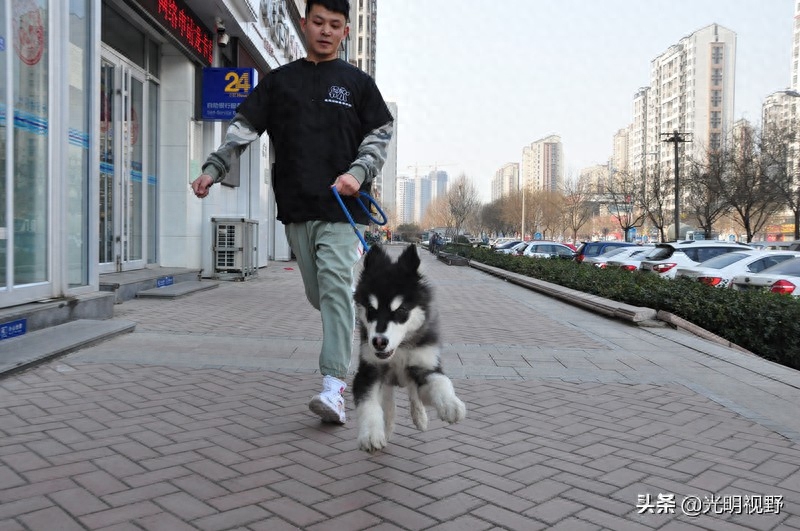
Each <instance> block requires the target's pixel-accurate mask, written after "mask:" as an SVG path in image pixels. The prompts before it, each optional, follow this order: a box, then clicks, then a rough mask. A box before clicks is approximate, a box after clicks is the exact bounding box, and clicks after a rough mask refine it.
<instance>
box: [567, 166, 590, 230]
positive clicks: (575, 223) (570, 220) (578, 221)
mask: <svg viewBox="0 0 800 531" xmlns="http://www.w3.org/2000/svg"><path fill="white" fill-rule="evenodd" d="M563 191H564V206H563V208H564V217H565V223H566V227H567V228H568V229H569V230H570V231H571V232H572V241H573V242H576V241H578V232H579V231H580V230H581V229H582V228H583V227H584V225H586V224H587V223H588V222H589V220H590V219H592V215H593V214H594V207H593V205H592V202H591V200H592V195H593V194H592V193H591V189H590V183H589V179H588V177H586V176H584V177H583V178H580V179H577V180H572V179H571V180H568V181H566V182H565V183H564V186H563Z"/></svg>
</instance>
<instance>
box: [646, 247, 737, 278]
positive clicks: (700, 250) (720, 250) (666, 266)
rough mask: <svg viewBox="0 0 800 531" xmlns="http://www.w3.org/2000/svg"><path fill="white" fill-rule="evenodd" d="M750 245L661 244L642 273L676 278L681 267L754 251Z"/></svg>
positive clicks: (649, 254) (648, 259)
mask: <svg viewBox="0 0 800 531" xmlns="http://www.w3.org/2000/svg"><path fill="white" fill-rule="evenodd" d="M752 249H753V248H752V247H750V246H749V245H745V244H743V243H736V242H723V241H715V240H682V241H677V242H669V243H659V244H657V245H656V247H655V249H653V251H651V252H650V253H648V254H647V256H646V257H645V259H644V260H642V262H641V265H640V266H639V270H640V271H641V272H642V273H655V274H657V275H661V277H662V278H675V273H676V272H677V270H678V268H679V267H688V266H695V265H697V264H699V263H701V262H705V261H706V260H709V259H711V258H714V257H715V256H719V255H721V254H725V253H732V252H734V251H742V250H752Z"/></svg>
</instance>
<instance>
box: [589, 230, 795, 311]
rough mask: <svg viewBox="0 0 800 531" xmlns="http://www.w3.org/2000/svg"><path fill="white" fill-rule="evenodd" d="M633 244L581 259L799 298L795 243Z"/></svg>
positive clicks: (697, 242)
mask: <svg viewBox="0 0 800 531" xmlns="http://www.w3.org/2000/svg"><path fill="white" fill-rule="evenodd" d="M636 247H640V250H639V251H638V252H637V251H636V250H634V249H633V248H628V249H625V250H612V251H610V252H606V253H605V254H604V255H600V256H597V257H596V258H592V259H584V262H586V263H592V264H594V265H596V266H598V267H606V268H620V269H624V270H627V271H640V272H642V273H644V274H656V275H659V276H661V277H662V278H667V279H674V278H679V277H681V278H688V279H692V280H696V281H698V282H702V283H704V284H707V285H709V286H714V287H719V288H726V287H730V288H732V289H738V290H752V289H759V290H764V291H772V292H775V293H785V294H791V295H794V296H797V297H800V242H798V244H797V246H796V247H795V248H794V249H792V250H777V249H766V250H764V249H757V248H755V247H753V246H751V245H746V244H742V243H737V242H723V241H713V240H699V241H696V240H686V241H677V242H667V243H659V244H656V245H654V246H651V247H644V246H636ZM787 247H789V249H791V248H792V247H791V246H787Z"/></svg>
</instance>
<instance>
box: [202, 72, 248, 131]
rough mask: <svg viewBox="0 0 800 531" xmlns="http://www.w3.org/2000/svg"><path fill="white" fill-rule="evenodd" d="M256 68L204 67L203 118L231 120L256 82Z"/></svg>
mask: <svg viewBox="0 0 800 531" xmlns="http://www.w3.org/2000/svg"><path fill="white" fill-rule="evenodd" d="M255 78H256V72H255V69H254V68H204V69H203V94H202V118H203V120H230V119H231V118H233V117H234V115H236V109H237V107H239V105H240V104H241V103H242V102H243V101H244V99H245V98H246V97H247V95H248V94H250V92H251V91H252V89H253V86H254V85H255V83H256V79H255Z"/></svg>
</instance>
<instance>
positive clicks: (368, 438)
mask: <svg viewBox="0 0 800 531" xmlns="http://www.w3.org/2000/svg"><path fill="white" fill-rule="evenodd" d="M386 443H387V440H386V433H384V432H378V431H373V432H366V433H362V434H361V435H359V436H358V447H359V448H360V449H361V450H364V451H366V452H377V451H378V450H381V449H382V448H385V447H386Z"/></svg>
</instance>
